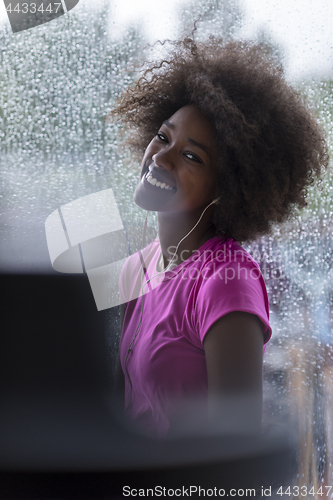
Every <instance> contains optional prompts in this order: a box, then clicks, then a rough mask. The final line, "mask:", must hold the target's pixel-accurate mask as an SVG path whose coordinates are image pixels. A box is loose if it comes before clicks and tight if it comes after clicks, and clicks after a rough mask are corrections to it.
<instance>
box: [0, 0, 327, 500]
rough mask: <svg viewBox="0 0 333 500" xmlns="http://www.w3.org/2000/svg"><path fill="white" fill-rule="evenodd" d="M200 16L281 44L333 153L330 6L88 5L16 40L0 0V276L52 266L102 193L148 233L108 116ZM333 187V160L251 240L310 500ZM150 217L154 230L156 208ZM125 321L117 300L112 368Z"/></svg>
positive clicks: (316, 471)
mask: <svg viewBox="0 0 333 500" xmlns="http://www.w3.org/2000/svg"><path fill="white" fill-rule="evenodd" d="M199 16H203V18H202V21H201V22H200V23H199V25H198V32H197V37H198V39H200V38H205V37H207V36H208V35H209V34H213V35H222V36H224V37H226V38H228V37H234V38H236V39H242V38H250V39H253V40H255V41H257V42H260V43H263V44H265V45H266V46H268V47H269V49H270V50H271V52H272V53H273V54H274V55H275V57H276V58H278V59H279V60H280V62H281V63H282V65H283V67H284V71H285V77H286V79H287V80H288V82H290V83H291V84H292V85H294V86H295V87H296V88H298V89H299V91H300V92H301V93H302V94H303V95H304V96H306V97H307V98H308V100H309V102H310V104H311V106H312V107H313V109H314V112H315V113H316V114H317V117H318V120H319V121H320V122H321V123H322V124H323V125H324V127H325V128H326V130H327V137H328V141H329V144H330V152H332V147H333V138H332V112H333V96H332V88H333V79H332V77H333V44H332V26H333V3H332V2H331V1H330V0H318V1H317V2H316V3H314V2H311V1H310V0H293V1H292V2H290V1H287V0H275V1H272V0H243V1H241V0H208V1H204V0H168V2H165V3H161V2H156V1H155V2H153V1H152V0H143V1H139V0H122V1H121V2H120V0H94V2H89V0H80V2H79V4H78V5H77V6H76V7H75V9H73V10H72V11H71V12H69V13H68V14H67V15H64V16H62V17H60V18H58V19H56V20H53V21H51V22H50V23H47V24H45V25H42V26H40V27H36V28H32V29H30V30H27V31H23V32H20V33H15V34H13V33H12V31H11V28H10V25H9V21H8V19H7V15H6V11H5V8H4V5H3V4H2V2H1V3H0V61H1V64H0V145H1V148H0V183H1V184H0V185H1V190H0V267H1V269H2V270H10V269H15V270H23V271H24V272H37V273H39V272H45V271H47V272H52V267H51V263H50V260H49V256H48V251H47V246H46V240H45V228H44V224H45V220H46V218H47V217H48V215H49V214H50V213H51V212H53V211H54V210H56V209H58V208H59V207H60V206H62V205H64V204H66V203H69V202H70V201H73V200H75V199H77V198H79V197H83V196H85V195H88V194H91V193H94V192H97V191H100V190H102V189H107V188H112V189H113V192H114V194H115V197H116V200H117V204H118V208H119V211H120V214H121V217H122V219H123V223H124V226H125V227H126V225H130V226H131V228H132V229H133V227H135V228H137V229H138V233H140V231H141V228H142V227H143V221H144V215H145V214H144V213H143V212H142V211H141V210H140V209H138V208H137V207H136V206H135V205H134V204H133V203H132V193H133V191H134V188H135V186H136V183H137V181H138V176H139V165H137V164H135V163H133V161H131V158H130V157H129V154H128V152H127V151H125V150H122V149H121V147H119V144H118V135H117V134H118V130H117V125H116V124H112V123H110V122H109V121H107V120H106V116H107V114H108V112H109V111H110V110H111V109H112V105H113V102H114V100H115V98H116V97H117V95H118V94H119V92H120V91H121V90H122V89H123V88H124V87H125V86H126V85H128V84H129V83H130V82H131V81H132V80H133V79H134V78H136V77H137V76H138V74H139V73H138V70H137V69H135V63H136V62H137V61H140V60H142V59H143V58H149V59H152V58H156V57H158V54H159V51H160V50H161V47H160V46H159V45H158V44H155V42H156V40H158V39H164V38H169V39H173V38H176V37H178V36H179V35H181V34H182V33H184V31H187V33H189V32H190V31H191V29H192V28H193V23H194V20H195V19H197V18H199ZM332 189H333V185H332V169H331V168H330V169H329V171H328V172H327V174H326V176H325V178H324V180H323V182H322V184H321V186H319V187H318V186H312V187H311V188H310V189H309V199H308V201H309V203H308V207H307V208H306V209H304V210H303V211H302V213H300V214H299V215H298V216H297V217H296V218H295V219H293V220H291V221H289V222H288V223H287V224H285V225H284V226H281V227H276V228H273V233H272V235H271V236H269V237H265V238H261V239H260V240H258V241H256V242H254V243H252V244H251V245H247V246H246V249H247V250H248V251H249V252H250V253H251V254H252V255H253V257H254V258H255V259H256V260H257V262H259V264H260V266H261V269H262V273H263V275H264V278H265V280H266V284H267V288H268V294H269V298H270V311H271V312H270V314H271V322H272V326H273V337H272V340H271V341H270V343H269V345H268V347H267V350H266V354H265V359H264V398H265V402H264V426H265V427H267V428H270V429H273V431H274V429H279V428H281V427H285V426H287V427H289V428H292V429H293V430H294V432H295V435H297V436H298V438H297V439H298V443H299V446H298V474H297V475H296V476H295V477H294V484H295V485H297V484H299V485H300V486H302V485H306V486H307V487H308V491H309V490H310V488H311V487H313V488H314V489H313V495H312V494H311V498H322V497H321V495H320V491H321V490H320V487H321V486H322V488H323V489H322V491H323V494H325V495H326V493H327V492H328V488H327V489H325V486H329V485H332V484H333V345H332V344H333V338H332V321H333V279H332V278H333V267H332V264H333V249H332V243H333V237H332V229H333V211H332V206H333V196H332V195H333V191H332ZM148 224H149V227H150V231H151V234H153V233H154V231H156V219H155V218H154V215H153V214H150V215H149V219H148ZM134 232H135V231H134ZM139 244H140V240H138V245H139ZM92 300H93V298H92ZM118 322H119V317H118V309H117V308H113V309H112V310H110V311H109V332H108V346H109V353H108V354H109V358H110V364H114V361H115V353H116V351H117V345H118V341H119V338H118ZM318 491H319V493H318V495H317V492H318ZM327 497H328V498H333V491H332V494H331V493H330V494H329V495H328V496H327ZM278 498H283V496H281V495H279V496H278ZM286 498H287V496H286Z"/></svg>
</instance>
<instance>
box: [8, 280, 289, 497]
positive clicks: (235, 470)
mask: <svg viewBox="0 0 333 500" xmlns="http://www.w3.org/2000/svg"><path fill="white" fill-rule="evenodd" d="M0 286H1V290H2V292H3V294H2V295H3V301H2V306H3V307H2V315H1V334H0V498H1V499H5V498H6V499H11V498H17V499H21V498H31V499H34V500H38V499H39V498H40V499H42V498H43V499H47V498H50V499H58V500H59V499H61V498H77V499H80V500H81V499H84V498H96V499H108V498H117V497H118V498H119V497H122V493H123V488H124V486H127V487H128V489H127V490H126V491H127V492H128V491H129V489H136V490H139V489H140V488H143V489H147V488H150V489H153V490H154V488H155V487H160V488H162V489H161V490H154V493H155V494H156V497H157V496H161V497H167V495H166V494H163V488H165V489H166V490H168V489H172V490H176V489H180V490H181V491H182V492H183V488H185V490H186V488H188V489H189V488H190V487H191V486H192V487H198V488H199V487H201V488H204V489H213V490H214V488H216V489H217V491H218V490H219V489H223V490H225V497H227V496H231V495H229V491H230V490H231V489H232V488H234V489H236V490H239V489H244V490H245V489H250V488H255V489H256V492H257V494H258V495H259V494H260V492H261V487H262V486H264V487H265V488H268V487H270V486H272V488H274V487H278V486H279V485H281V484H286V483H288V479H290V478H291V475H292V474H293V472H294V470H293V469H294V467H295V456H294V451H293V447H292V446H291V444H290V442H289V441H288V439H287V438H285V437H281V436H280V437H274V438H273V437H270V438H268V437H266V438H264V437H262V436H260V437H258V436H257V437H254V436H248V437H244V436H208V437H207V436H206V437H192V438H189V437H188V438H182V439H180V438H179V439H177V440H173V441H171V440H170V441H157V440H153V439H150V438H147V437H144V436H141V435H139V434H136V433H134V432H133V431H132V430H129V429H128V428H126V427H125V426H124V425H123V424H122V423H121V422H120V421H119V419H117V418H116V416H115V415H113V414H112V405H111V402H110V401H111V400H110V390H111V388H110V385H111V383H110V381H111V374H110V371H109V367H108V361H107V357H106V341H105V339H106V329H107V328H108V314H107V311H104V312H97V309H96V306H95V303H94V300H93V297H92V292H91V290H90V286H89V282H88V279H87V277H86V276H72V275H61V274H59V275H51V274H50V275H13V274H3V275H1V276H0ZM159 491H162V494H160V495H159V494H158V492H159ZM189 492H190V493H191V494H190V495H189V496H191V497H192V498H197V497H199V494H198V492H195V490H194V489H192V490H191V491H188V493H189ZM137 493H138V496H139V492H137ZM178 493H179V492H178ZM146 496H147V494H146ZM148 496H150V497H152V496H153V495H152V494H151V493H149V494H148ZM154 496H155V495H154ZM178 496H181V497H186V496H187V494H186V493H184V494H183V493H182V494H181V495H178ZM200 496H201V497H202V496H203V494H201V495H200ZM213 496H215V495H213ZM216 496H219V495H218V494H217V495H216ZM241 496H242V495H241ZM243 496H245V495H243ZM248 497H249V496H248ZM233 498H240V496H236V495H233Z"/></svg>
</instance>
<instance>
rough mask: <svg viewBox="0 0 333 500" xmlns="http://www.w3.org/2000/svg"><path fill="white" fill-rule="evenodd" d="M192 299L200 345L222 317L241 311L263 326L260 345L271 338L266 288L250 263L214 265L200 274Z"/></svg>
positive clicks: (260, 276) (257, 269)
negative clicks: (260, 322) (196, 292)
mask: <svg viewBox="0 0 333 500" xmlns="http://www.w3.org/2000/svg"><path fill="white" fill-rule="evenodd" d="M203 275H204V279H203V280H202V282H201V286H200V289H199V290H198V294H197V297H196V304H195V308H194V324H195V329H196V331H197V334H198V336H199V337H200V340H201V342H203V340H204V338H205V335H206V333H207V332H208V330H209V328H210V327H211V326H212V325H213V324H214V323H215V322H216V321H217V320H218V319H220V318H221V317H222V316H225V315H226V314H228V313H230V312H233V311H243V312H247V313H251V314H254V315H256V316H258V318H259V319H260V320H261V321H262V323H263V324H264V325H265V336H264V343H266V342H268V340H269V339H270V337H271V333H272V330H271V327H270V324H269V306H268V296H267V291H266V286H265V282H264V279H263V277H262V274H261V272H260V269H259V266H258V265H257V264H256V263H255V262H254V261H253V260H251V261H247V260H245V261H244V262H242V261H238V262H228V263H219V262H214V263H213V265H212V264H211V265H210V267H209V268H207V269H205V272H204V273H203Z"/></svg>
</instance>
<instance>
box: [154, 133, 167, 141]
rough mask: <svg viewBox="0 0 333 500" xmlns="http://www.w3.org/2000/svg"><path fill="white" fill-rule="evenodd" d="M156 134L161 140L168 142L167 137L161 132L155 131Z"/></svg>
mask: <svg viewBox="0 0 333 500" xmlns="http://www.w3.org/2000/svg"><path fill="white" fill-rule="evenodd" d="M156 135H157V137H158V138H159V139H161V141H164V142H168V138H167V137H166V135H164V134H163V133H162V132H157V134H156Z"/></svg>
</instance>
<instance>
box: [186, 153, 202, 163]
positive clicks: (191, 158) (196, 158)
mask: <svg viewBox="0 0 333 500" xmlns="http://www.w3.org/2000/svg"><path fill="white" fill-rule="evenodd" d="M184 155H185V156H186V158H188V159H189V160H192V161H196V162H197V163H202V160H201V159H200V158H199V156H197V155H195V154H193V153H184Z"/></svg>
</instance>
